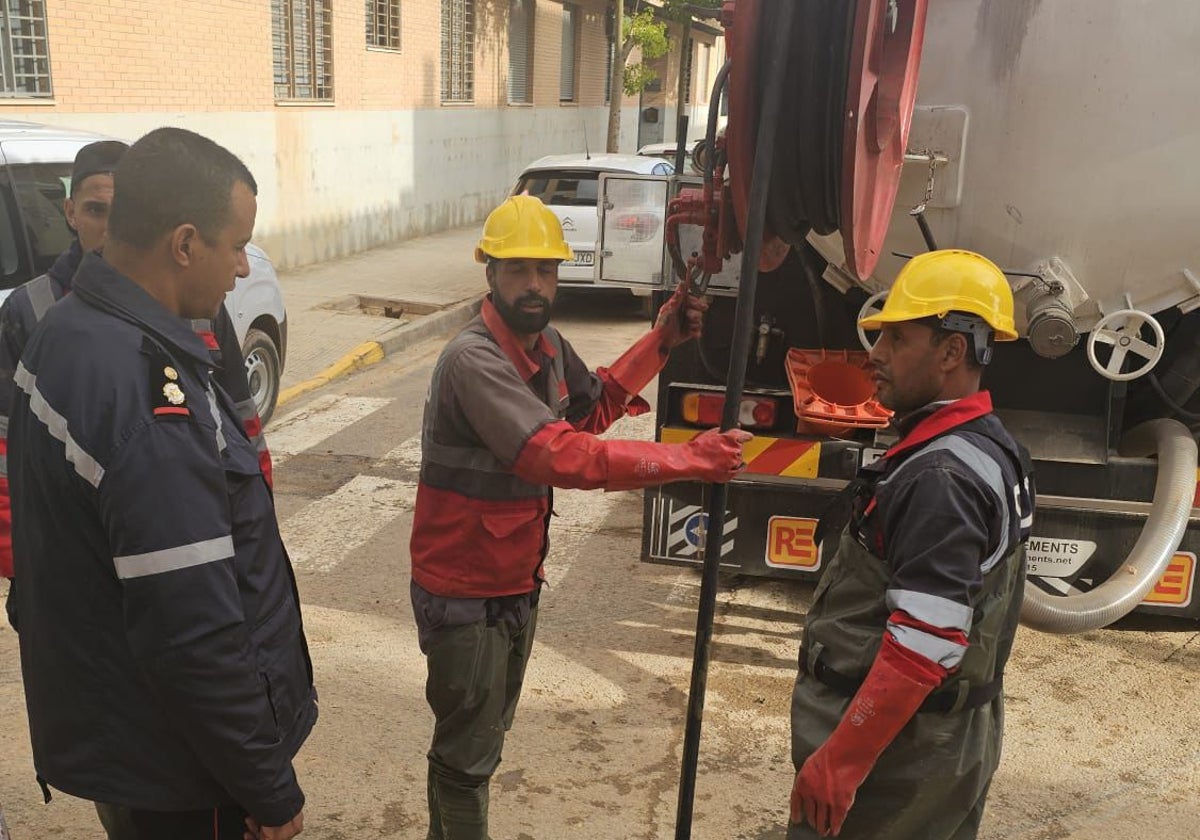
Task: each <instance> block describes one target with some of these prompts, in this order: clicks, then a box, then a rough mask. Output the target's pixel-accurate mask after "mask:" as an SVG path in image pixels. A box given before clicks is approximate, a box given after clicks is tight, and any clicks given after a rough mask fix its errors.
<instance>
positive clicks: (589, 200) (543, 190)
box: [513, 169, 600, 207]
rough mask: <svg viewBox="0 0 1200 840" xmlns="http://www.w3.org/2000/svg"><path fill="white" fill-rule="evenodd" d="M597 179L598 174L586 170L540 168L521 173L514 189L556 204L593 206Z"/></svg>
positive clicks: (561, 205) (562, 205)
mask: <svg viewBox="0 0 1200 840" xmlns="http://www.w3.org/2000/svg"><path fill="white" fill-rule="evenodd" d="M599 178H600V176H599V173H597V172H594V171H592V172H589V171H587V170H578V169H573V170H566V169H562V170H553V171H551V170H541V171H538V172H530V173H527V174H525V175H522V176H521V180H520V181H518V182H517V188H516V189H515V190H514V191H513V192H514V194H516V195H521V194H522V193H528V194H529V195H532V196H534V197H535V198H540V199H541V200H542V203H543V204H554V205H558V206H559V207H595V206H596V194H597V190H598V188H599V183H600V182H599Z"/></svg>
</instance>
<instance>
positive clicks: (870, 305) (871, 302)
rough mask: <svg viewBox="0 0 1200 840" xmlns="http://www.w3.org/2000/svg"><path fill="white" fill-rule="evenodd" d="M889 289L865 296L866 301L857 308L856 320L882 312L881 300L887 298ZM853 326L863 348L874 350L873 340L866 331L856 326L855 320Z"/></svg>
mask: <svg viewBox="0 0 1200 840" xmlns="http://www.w3.org/2000/svg"><path fill="white" fill-rule="evenodd" d="M889 291H891V290H890V289H884V290H883V291H882V292H876V293H875V294H873V295H871V296H870V297H869V298H867V300H866V302H865V303H863V305H862V309H860V310H858V320H859V321H861V320H862V319H863V318H870V317H871V316H872V315H878V314H879V313H880V312H882V311H883V302H884V301H885V300H887V296H888V292H889ZM855 326H856V327H857V329H858V340H859V342H860V343H861V344H862V346H863V349H864V350H866V351H868V352H870V351H871V350H874V349H875V342H873V341H871V339H869V338H867V331H866V330H864V329H863V328H862V327H858V326H857V322H855Z"/></svg>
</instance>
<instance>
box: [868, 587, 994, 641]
mask: <svg viewBox="0 0 1200 840" xmlns="http://www.w3.org/2000/svg"><path fill="white" fill-rule="evenodd" d="M885 602H886V603H887V607H888V609H889V610H892V611H895V610H904V612H906V613H908V614H909V615H911V616H912V617H913V618H915V619H916V620H917V621H923V622H925V623H926V624H932V625H933V626H934V627H945V628H946V629H948V630H961V631H962V632H963V633H970V632H971V622H972V620H973V619H974V612H973V611H972V610H971V608H970V607H968V606H967V605H966V604H960V603H958V602H957V601H951V600H950V599H949V598H943V597H941V596H940V595H930V594H929V593H927V592H914V591H912V590H911V589H889V590H888V591H887V595H886V596H885Z"/></svg>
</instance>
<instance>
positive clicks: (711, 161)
mask: <svg viewBox="0 0 1200 840" xmlns="http://www.w3.org/2000/svg"><path fill="white" fill-rule="evenodd" d="M732 66H733V60H732V59H729V58H727V59H725V63H724V64H722V65H721V69H720V70H718V71H717V78H716V79H715V80H714V81H713V92H712V98H711V99H710V100H709V102H708V124H707V125H706V126H705V127H704V183H705V184H706V185H708V184H711V183H712V179H713V169H714V167H715V166H716V165H717V123H718V122H719V121H720V117H721V97H723V96H724V95H725V85H726V84H727V83H728V82H729V68H730V67H732Z"/></svg>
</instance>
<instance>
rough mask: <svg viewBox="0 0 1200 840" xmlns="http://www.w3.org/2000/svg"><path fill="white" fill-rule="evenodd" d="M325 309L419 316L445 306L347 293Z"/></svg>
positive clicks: (396, 315)
mask: <svg viewBox="0 0 1200 840" xmlns="http://www.w3.org/2000/svg"><path fill="white" fill-rule="evenodd" d="M321 308H323V309H336V310H338V311H339V312H354V311H357V312H361V313H362V314H363V315H372V316H374V317H376V318H396V319H407V318H419V317H420V316H422V315H431V314H433V313H434V312H440V311H441V310H442V309H444V308H445V307H444V306H440V305H438V304H434V303H420V302H419V301H412V300H398V299H396V298H384V297H372V296H370V295H347V296H346V297H343V298H338V299H337V300H335V301H330V302H329V303H326V304H324V305H323V306H322V307H321Z"/></svg>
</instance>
